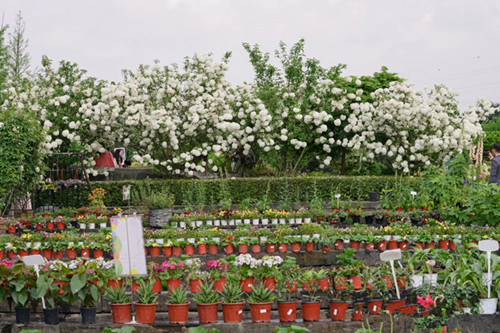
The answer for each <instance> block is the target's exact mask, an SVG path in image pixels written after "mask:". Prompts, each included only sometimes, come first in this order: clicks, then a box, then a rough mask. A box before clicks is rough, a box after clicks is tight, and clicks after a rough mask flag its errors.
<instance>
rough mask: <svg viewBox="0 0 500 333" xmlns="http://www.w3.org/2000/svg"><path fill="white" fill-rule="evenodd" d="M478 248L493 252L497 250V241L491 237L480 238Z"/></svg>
mask: <svg viewBox="0 0 500 333" xmlns="http://www.w3.org/2000/svg"><path fill="white" fill-rule="evenodd" d="M478 246H479V250H480V251H483V252H494V251H496V250H498V241H496V240H493V239H485V240H481V241H479V243H478Z"/></svg>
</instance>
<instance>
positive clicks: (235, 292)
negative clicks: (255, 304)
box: [221, 280, 243, 303]
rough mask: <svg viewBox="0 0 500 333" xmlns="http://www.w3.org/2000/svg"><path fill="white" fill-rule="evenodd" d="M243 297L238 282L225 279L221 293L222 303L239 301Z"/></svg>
mask: <svg viewBox="0 0 500 333" xmlns="http://www.w3.org/2000/svg"><path fill="white" fill-rule="evenodd" d="M242 299H243V292H242V291H241V286H240V284H239V283H238V282H236V281H233V280H229V281H227V283H226V285H225V286H224V289H222V293H221V301H222V303H240V302H241V301H242Z"/></svg>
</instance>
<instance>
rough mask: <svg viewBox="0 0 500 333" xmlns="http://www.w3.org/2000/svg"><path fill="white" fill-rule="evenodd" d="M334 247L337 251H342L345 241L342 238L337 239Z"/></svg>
mask: <svg viewBox="0 0 500 333" xmlns="http://www.w3.org/2000/svg"><path fill="white" fill-rule="evenodd" d="M333 248H334V249H335V250H336V251H342V250H343V249H344V241H343V240H342V239H337V240H336V241H335V243H333Z"/></svg>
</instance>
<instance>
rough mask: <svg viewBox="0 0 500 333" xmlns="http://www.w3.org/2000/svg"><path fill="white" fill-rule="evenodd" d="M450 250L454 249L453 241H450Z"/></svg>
mask: <svg viewBox="0 0 500 333" xmlns="http://www.w3.org/2000/svg"><path fill="white" fill-rule="evenodd" d="M499 243H500V242H499ZM450 250H452V251H454V250H455V243H454V242H453V241H450Z"/></svg>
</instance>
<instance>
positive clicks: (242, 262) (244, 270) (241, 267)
mask: <svg viewBox="0 0 500 333" xmlns="http://www.w3.org/2000/svg"><path fill="white" fill-rule="evenodd" d="M261 263H262V262H261V261H260V260H258V259H255V258H254V257H252V256H251V255H250V254H240V255H239V256H237V257H236V258H235V259H234V261H232V263H231V264H232V266H233V267H234V268H235V269H234V270H235V272H236V276H237V277H238V279H239V280H240V284H241V290H242V291H245V292H250V291H252V285H253V283H254V279H255V275H256V273H257V270H258V268H259V266H260V265H261Z"/></svg>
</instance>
